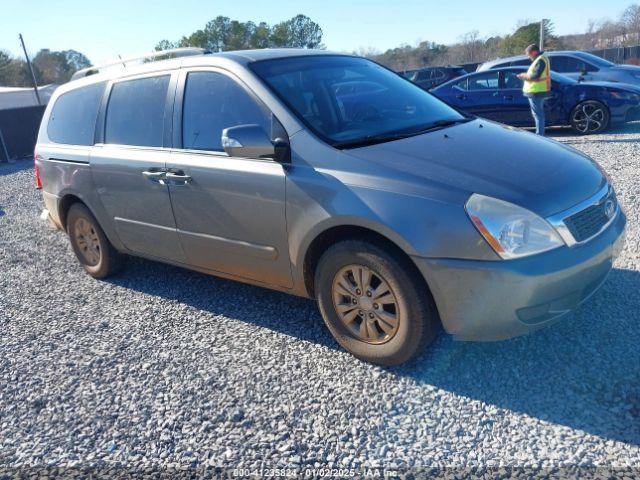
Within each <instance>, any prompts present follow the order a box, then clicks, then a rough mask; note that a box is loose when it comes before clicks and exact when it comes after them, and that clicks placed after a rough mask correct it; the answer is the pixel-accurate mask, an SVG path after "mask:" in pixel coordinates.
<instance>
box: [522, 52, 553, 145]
mask: <svg viewBox="0 0 640 480" xmlns="http://www.w3.org/2000/svg"><path fill="white" fill-rule="evenodd" d="M524 53H525V54H526V55H527V57H529V60H531V66H530V67H529V70H527V73H521V74H520V75H518V78H519V79H521V80H524V85H523V86H522V93H523V94H524V96H525V97H527V98H528V99H529V105H531V113H532V115H533V119H534V120H535V122H536V133H537V134H538V135H544V126H545V125H544V101H545V100H546V98H547V97H548V96H549V91H550V90H551V64H550V63H549V58H548V57H547V56H546V55H545V54H544V52H541V51H540V47H538V46H537V45H535V44H534V45H529V46H528V47H527V48H526V49H525V51H524Z"/></svg>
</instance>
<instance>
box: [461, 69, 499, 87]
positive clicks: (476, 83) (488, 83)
mask: <svg viewBox="0 0 640 480" xmlns="http://www.w3.org/2000/svg"><path fill="white" fill-rule="evenodd" d="M498 78H499V73H498V72H487V73H482V74H480V75H475V76H473V77H470V78H469V79H468V80H469V90H493V89H495V88H498V85H499V82H498Z"/></svg>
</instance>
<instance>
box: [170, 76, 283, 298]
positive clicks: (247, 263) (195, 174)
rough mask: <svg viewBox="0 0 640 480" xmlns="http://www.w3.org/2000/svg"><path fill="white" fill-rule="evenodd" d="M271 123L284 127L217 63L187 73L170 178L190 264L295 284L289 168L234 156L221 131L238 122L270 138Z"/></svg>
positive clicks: (179, 103) (183, 78) (178, 107)
mask: <svg viewBox="0 0 640 480" xmlns="http://www.w3.org/2000/svg"><path fill="white" fill-rule="evenodd" d="M272 122H275V123H276V125H277V126H279V122H277V120H275V119H274V118H273V117H272V115H271V113H270V112H269V111H268V110H267V108H266V107H265V106H264V105H263V104H262V103H261V102H260V101H259V100H258V99H257V98H256V97H255V96H254V95H253V94H252V93H251V92H250V91H249V90H248V89H247V88H246V87H245V86H244V85H243V84H242V83H241V82H240V81H239V80H238V79H237V78H235V77H233V76H231V75H230V74H228V73H226V72H224V71H222V70H217V69H213V68H207V69H204V68H200V69H185V70H183V71H182V72H181V74H180V80H179V86H178V93H177V97H176V109H175V114H174V123H173V124H174V130H175V131H174V137H173V138H174V147H175V148H174V149H173V151H172V154H171V158H170V160H169V161H168V162H167V171H168V172H169V173H170V175H169V174H168V175H167V176H168V183H169V193H170V197H171V204H172V206H173V212H174V215H175V220H176V225H177V229H178V234H179V238H180V242H181V245H182V247H183V249H184V252H185V255H186V257H187V262H188V263H189V264H191V265H193V266H196V267H198V268H204V269H207V270H213V271H217V272H223V273H226V274H229V275H233V276H236V277H241V278H246V279H251V280H255V281H259V282H263V283H267V284H271V285H278V286H282V287H290V286H291V285H292V278H291V265H290V261H289V254H288V238H287V225H286V218H285V174H286V171H285V166H284V165H283V164H281V163H278V162H276V161H274V160H271V159H257V158H238V157H231V156H229V155H227V154H226V153H225V151H224V149H223V148H222V144H221V136H222V131H223V130H224V129H225V128H228V127H233V126H237V125H247V124H257V125H260V126H261V127H262V128H263V130H264V131H265V133H267V134H268V135H269V137H270V138H271V137H272V131H271V129H272ZM280 128H281V127H280ZM282 130H283V129H282ZM284 134H285V135H286V132H285V133H284ZM279 136H282V133H281V134H280V135H279Z"/></svg>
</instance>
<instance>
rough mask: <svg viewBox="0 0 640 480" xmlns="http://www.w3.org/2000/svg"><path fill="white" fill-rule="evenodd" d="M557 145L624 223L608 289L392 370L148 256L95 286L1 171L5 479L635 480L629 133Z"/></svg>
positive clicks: (635, 294) (266, 296)
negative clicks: (514, 470)
mask: <svg viewBox="0 0 640 480" xmlns="http://www.w3.org/2000/svg"><path fill="white" fill-rule="evenodd" d="M554 135H555V136H556V138H557V139H558V140H560V141H562V142H564V143H567V144H570V145H572V146H574V147H576V148H578V149H580V150H583V151H585V152H586V153H588V154H590V155H592V156H593V157H594V158H596V159H597V160H598V161H599V162H600V163H601V164H602V165H603V166H604V167H605V169H606V170H607V171H608V172H609V173H610V175H611V176H612V178H613V182H614V184H615V186H616V188H617V191H618V195H619V198H620V202H621V204H622V205H623V207H624V209H625V210H626V212H627V214H628V217H629V225H628V231H627V245H626V249H625V251H624V252H623V254H622V256H621V258H619V260H618V261H617V264H616V266H615V269H614V270H613V272H612V273H611V275H610V277H609V279H608V281H607V282H606V284H605V285H604V286H603V287H602V289H601V290H600V291H599V292H598V293H597V294H596V295H595V296H594V297H592V299H591V300H589V301H588V302H587V303H586V304H585V305H584V306H582V307H581V308H580V309H579V310H578V311H577V312H576V313H575V314H572V315H570V316H569V317H567V318H566V319H564V320H563V321H562V322H561V323H559V324H557V325H555V326H552V327H550V328H547V329H544V330H542V331H539V332H537V333H535V334H532V335H530V336H526V337H521V338H516V339H513V340H507V341H503V342H498V343H465V342H457V341H453V340H452V339H451V338H450V337H449V336H447V335H444V334H442V335H440V337H439V338H438V339H437V341H436V342H435V344H434V345H433V347H432V348H431V349H429V350H428V351H427V352H426V353H425V354H424V355H422V356H421V357H420V358H419V359H418V360H417V361H415V362H414V363H412V364H410V365H406V366H403V367H399V368H393V369H384V368H380V367H376V366H372V365H368V364H365V363H362V362H359V361H357V360H355V359H354V358H353V357H351V356H350V355H349V354H347V353H345V352H344V351H342V350H341V349H340V348H339V347H338V346H337V344H336V343H335V342H334V341H333V339H332V338H331V337H330V335H329V333H328V332H327V330H326V329H325V327H324V325H323V323H322V320H321V318H320V316H319V314H318V313H317V311H316V308H315V304H314V303H312V302H311V301H308V300H304V299H299V298H294V297H290V296H287V295H284V294H281V293H277V292H272V291H269V290H265V289H261V288H257V287H252V286H247V285H242V284H239V283H234V282H231V281H225V280H220V279H216V278H214V277H208V276H205V275H201V274H198V273H194V272H189V271H186V270H182V269H179V268H175V267H171V266H166V265H162V264H159V263H153V262H149V261H145V260H140V259H132V260H131V261H130V262H129V265H128V268H127V269H126V270H125V272H123V273H121V274H120V275H118V276H117V277H115V278H113V279H110V280H109V281H96V280H93V279H91V278H90V277H88V276H87V275H85V274H84V273H83V271H82V270H81V268H80V267H79V265H78V264H77V263H76V261H75V259H74V257H73V254H72V251H71V248H70V246H69V243H68V241H67V239H66V237H65V235H64V234H62V233H61V232H56V231H53V230H51V229H49V228H47V227H46V226H45V225H44V224H43V223H42V222H41V221H40V220H39V219H38V215H39V213H40V211H41V208H42V203H41V198H40V194H39V193H38V192H37V191H35V190H34V189H33V178H32V177H33V174H32V170H31V168H30V167H31V163H30V162H27V161H23V162H18V163H16V164H14V165H7V164H3V165H0V478H2V476H3V471H4V472H5V474H6V473H9V472H12V471H13V472H14V473H15V472H16V471H18V472H19V471H23V472H32V471H33V469H34V468H35V467H37V466H40V467H42V466H46V467H49V468H52V469H53V470H50V472H54V473H56V472H57V473H58V474H60V473H65V474H69V475H71V474H72V473H74V472H75V473H77V474H79V473H78V472H81V471H83V469H86V468H89V467H95V466H97V467H100V468H102V472H111V473H108V475H113V474H114V473H113V472H115V471H117V472H120V473H121V474H124V473H135V472H138V473H139V472H142V471H143V470H146V471H152V470H153V469H160V470H161V471H163V472H165V473H167V472H168V474H170V475H173V474H174V473H175V472H178V471H183V470H185V469H186V471H187V472H194V471H199V472H201V473H202V472H204V471H203V470H193V469H203V468H205V467H225V468H229V467H243V468H252V469H259V468H285V467H290V468H299V467H303V468H305V467H310V468H313V467H325V468H326V467H334V468H353V469H356V470H355V472H356V474H357V475H361V474H362V473H363V470H362V469H363V468H365V467H371V468H373V467H386V468H388V469H390V470H389V471H393V470H394V469H398V471H399V472H407V469H416V468H420V467H429V468H445V467H449V468H453V467H467V468H471V467H478V470H477V471H476V473H482V472H486V470H484V469H486V468H489V469H491V468H493V467H521V468H527V469H529V471H530V472H531V471H533V472H538V473H539V474H542V473H544V474H552V475H567V474H569V473H571V472H573V473H575V474H576V475H578V474H581V475H583V476H584V475H585V474H586V473H589V472H591V473H596V471H594V470H589V471H586V470H581V471H576V470H575V468H576V467H603V468H607V469H614V470H615V469H627V473H628V474H629V475H630V476H631V475H634V474H635V475H638V474H640V348H639V347H638V345H640V322H639V320H640V318H639V317H640V314H639V312H640V293H639V292H640V254H639V251H640V249H639V248H638V242H639V241H640V218H639V208H638V207H639V206H640V199H639V198H638V194H639V192H640V175H638V172H640V125H630V126H627V127H625V128H624V129H621V130H618V131H616V132H613V133H609V134H606V135H598V136H591V137H574V136H571V135H569V134H568V133H566V132H556V133H555V134H554ZM56 468H57V469H58V470H55V469H56ZM109 469H119V470H109ZM536 469H537V470H536ZM409 471H415V470H409ZM615 471H616V472H621V470H615ZM207 472H209V474H211V475H213V474H215V475H218V474H221V473H220V471H217V472H218V473H215V472H216V471H215V470H207ZM212 472H213V473H212ZM448 472H450V471H448ZM576 472H577V473H576ZM263 473H269V472H263ZM364 473H366V472H364ZM369 473H370V474H375V471H371V472H369ZM231 475H233V472H231Z"/></svg>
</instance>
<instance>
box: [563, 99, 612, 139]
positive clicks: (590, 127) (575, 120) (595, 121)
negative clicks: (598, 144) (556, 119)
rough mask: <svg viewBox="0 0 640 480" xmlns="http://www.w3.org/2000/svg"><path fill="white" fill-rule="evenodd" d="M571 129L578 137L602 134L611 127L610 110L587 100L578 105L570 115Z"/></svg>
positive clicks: (599, 103) (601, 104) (603, 105)
mask: <svg viewBox="0 0 640 480" xmlns="http://www.w3.org/2000/svg"><path fill="white" fill-rule="evenodd" d="M569 118H570V121H571V128H572V129H573V131H574V132H576V133H577V134H578V135H591V134H594V133H600V132H603V131H604V130H606V129H607V127H608V126H609V119H610V115H609V109H608V108H607V106H606V105H605V104H603V103H601V102H598V101H595V100H586V101H584V102H580V103H579V104H578V105H576V106H575V107H574V108H573V110H571V114H570V117H569Z"/></svg>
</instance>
